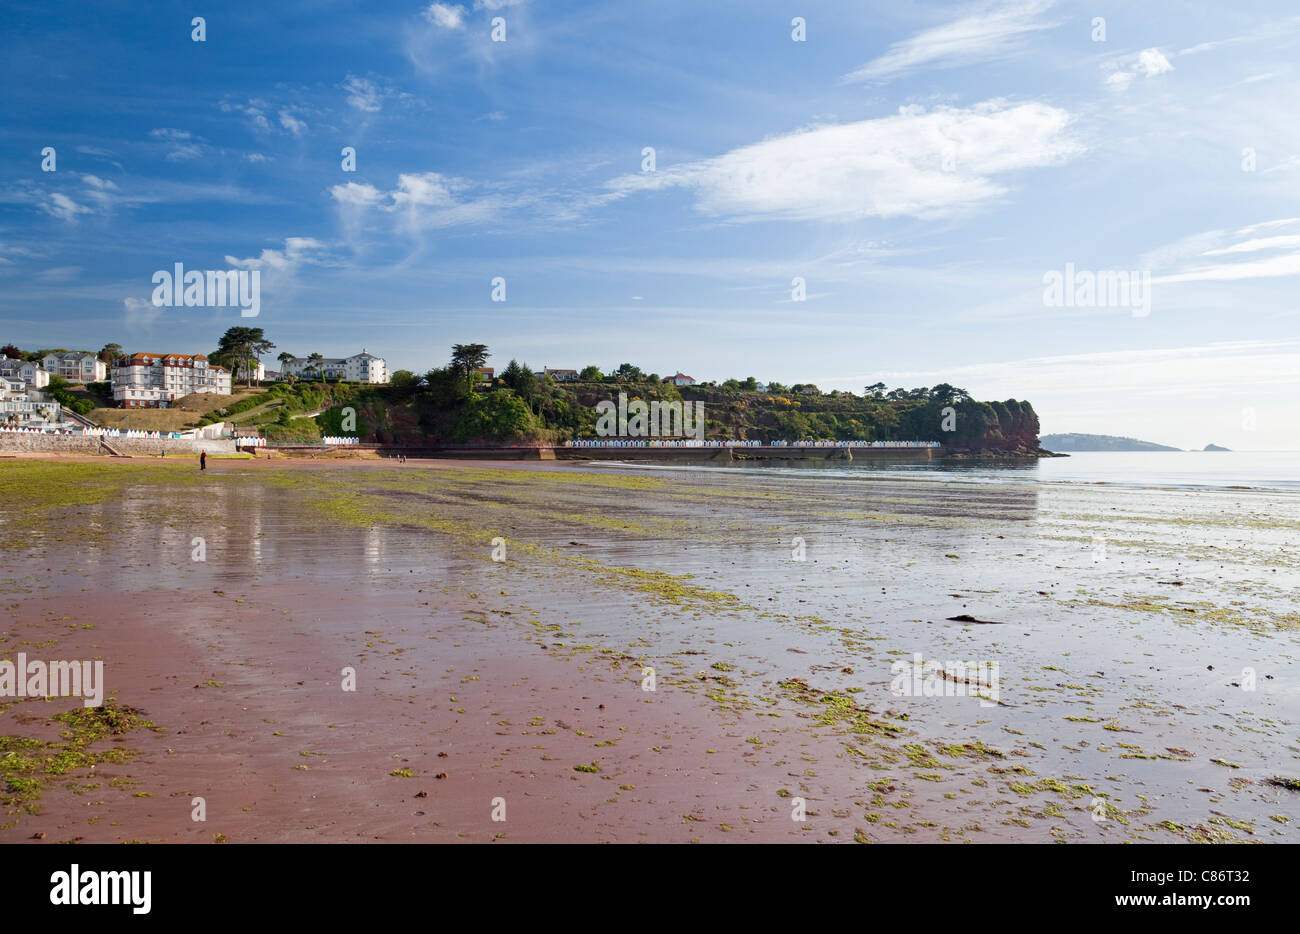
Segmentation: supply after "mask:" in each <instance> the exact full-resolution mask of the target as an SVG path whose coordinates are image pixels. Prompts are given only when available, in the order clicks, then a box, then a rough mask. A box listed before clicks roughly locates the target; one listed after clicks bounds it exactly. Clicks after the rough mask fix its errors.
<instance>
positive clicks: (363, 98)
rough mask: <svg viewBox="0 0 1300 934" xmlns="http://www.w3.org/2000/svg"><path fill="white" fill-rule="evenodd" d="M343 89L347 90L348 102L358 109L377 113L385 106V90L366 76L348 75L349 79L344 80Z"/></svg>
mask: <svg viewBox="0 0 1300 934" xmlns="http://www.w3.org/2000/svg"><path fill="white" fill-rule="evenodd" d="M343 90H345V91H347V94H348V103H349V104H351V105H352V106H353V107H355V108H356V109H357V110H364V111H366V112H367V113H375V112H377V111H378V110H380V109H381V108H382V107H383V100H384V94H383V91H381V90H380V89H379V87H378V86H376V84H375V83H374V82H373V81H369V80H367V79H366V78H358V77H357V76H356V75H348V77H347V80H346V81H344V82H343Z"/></svg>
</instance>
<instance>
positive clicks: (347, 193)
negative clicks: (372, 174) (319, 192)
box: [330, 182, 385, 206]
mask: <svg viewBox="0 0 1300 934" xmlns="http://www.w3.org/2000/svg"><path fill="white" fill-rule="evenodd" d="M330 195H331V196H332V197H333V198H334V200H335V201H337V202H338V203H339V204H347V205H354V206H365V205H370V204H378V203H379V202H380V201H383V200H384V197H385V196H384V193H383V192H382V191H380V190H379V189H378V188H376V187H375V186H374V185H368V184H366V183H365V182H348V183H347V184H346V185H335V186H334V187H333V188H331V189H330Z"/></svg>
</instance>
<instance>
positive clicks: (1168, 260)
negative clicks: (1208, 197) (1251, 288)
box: [1150, 218, 1300, 284]
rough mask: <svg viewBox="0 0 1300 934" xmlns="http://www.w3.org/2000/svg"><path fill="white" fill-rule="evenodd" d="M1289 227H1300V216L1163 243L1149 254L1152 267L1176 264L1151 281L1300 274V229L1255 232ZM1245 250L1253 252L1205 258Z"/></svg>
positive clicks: (1198, 280) (1160, 282) (1267, 277)
mask: <svg viewBox="0 0 1300 934" xmlns="http://www.w3.org/2000/svg"><path fill="white" fill-rule="evenodd" d="M1287 228H1291V229H1292V230H1300V219H1297V218H1286V219H1283V220H1277V221H1268V222H1266V223H1263V224H1254V225H1252V226H1250V227H1242V228H1239V229H1237V230H1233V231H1225V230H1212V231H1208V232H1206V233H1202V234H1197V235H1195V236H1193V237H1188V238H1186V239H1184V240H1181V241H1179V242H1178V243H1175V244H1171V245H1169V246H1167V247H1162V248H1160V249H1159V250H1155V251H1153V252H1152V253H1151V254H1150V258H1151V259H1152V260H1154V262H1153V264H1152V265H1153V267H1157V268H1169V267H1173V268H1172V269H1171V270H1170V271H1169V272H1167V273H1164V274H1161V275H1158V276H1155V277H1154V278H1153V279H1152V280H1151V281H1152V283H1153V284H1165V283H1175V282H1233V281H1240V280H1243V279H1273V278H1279V277H1283V276H1296V275H1300V233H1281V234H1276V235H1274V236H1269V237H1256V236H1254V234H1256V233H1259V232H1260V231H1270V232H1276V231H1285V230H1286V229H1287ZM1243 253H1244V254H1251V255H1250V256H1249V257H1248V258H1246V259H1243V260H1240V261H1236V262H1234V261H1231V260H1229V261H1222V260H1217V259H1214V260H1208V261H1207V259H1206V257H1236V256H1239V255H1240V254H1243ZM1259 254H1269V255H1262V256H1261V255H1259Z"/></svg>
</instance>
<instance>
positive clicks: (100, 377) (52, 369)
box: [41, 351, 108, 383]
mask: <svg viewBox="0 0 1300 934" xmlns="http://www.w3.org/2000/svg"><path fill="white" fill-rule="evenodd" d="M41 362H42V363H43V364H44V365H45V369H46V371H47V372H48V373H49V374H50V375H51V376H61V377H63V378H64V379H66V380H68V381H69V382H73V383H102V382H103V381H104V380H106V379H108V365H107V364H105V363H104V361H103V360H101V359H99V355H98V354H93V353H85V352H81V351H72V352H70V353H48V354H46V355H45V357H44V359H43V360H42V361H41Z"/></svg>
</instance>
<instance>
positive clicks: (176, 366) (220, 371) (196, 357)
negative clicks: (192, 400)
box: [112, 353, 230, 409]
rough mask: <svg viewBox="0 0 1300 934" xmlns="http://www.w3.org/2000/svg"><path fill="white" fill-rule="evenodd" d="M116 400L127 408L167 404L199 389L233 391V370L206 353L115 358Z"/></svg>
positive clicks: (138, 355) (219, 393) (114, 380)
mask: <svg viewBox="0 0 1300 934" xmlns="http://www.w3.org/2000/svg"><path fill="white" fill-rule="evenodd" d="M112 372H113V401H114V402H115V403H117V405H118V406H120V407H121V408H124V409H139V408H164V409H165V408H166V407H167V406H168V405H169V404H170V403H172V402H174V401H175V400H177V399H179V398H181V397H182V396H188V395H191V394H192V393H196V392H210V393H215V394H217V395H229V394H230V371H229V370H227V369H226V368H225V367H220V366H216V365H214V364H210V363H208V358H207V357H206V356H204V355H203V354H156V353H135V354H130V355H124V356H121V357H118V358H117V359H116V360H114V361H113V371H112Z"/></svg>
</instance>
